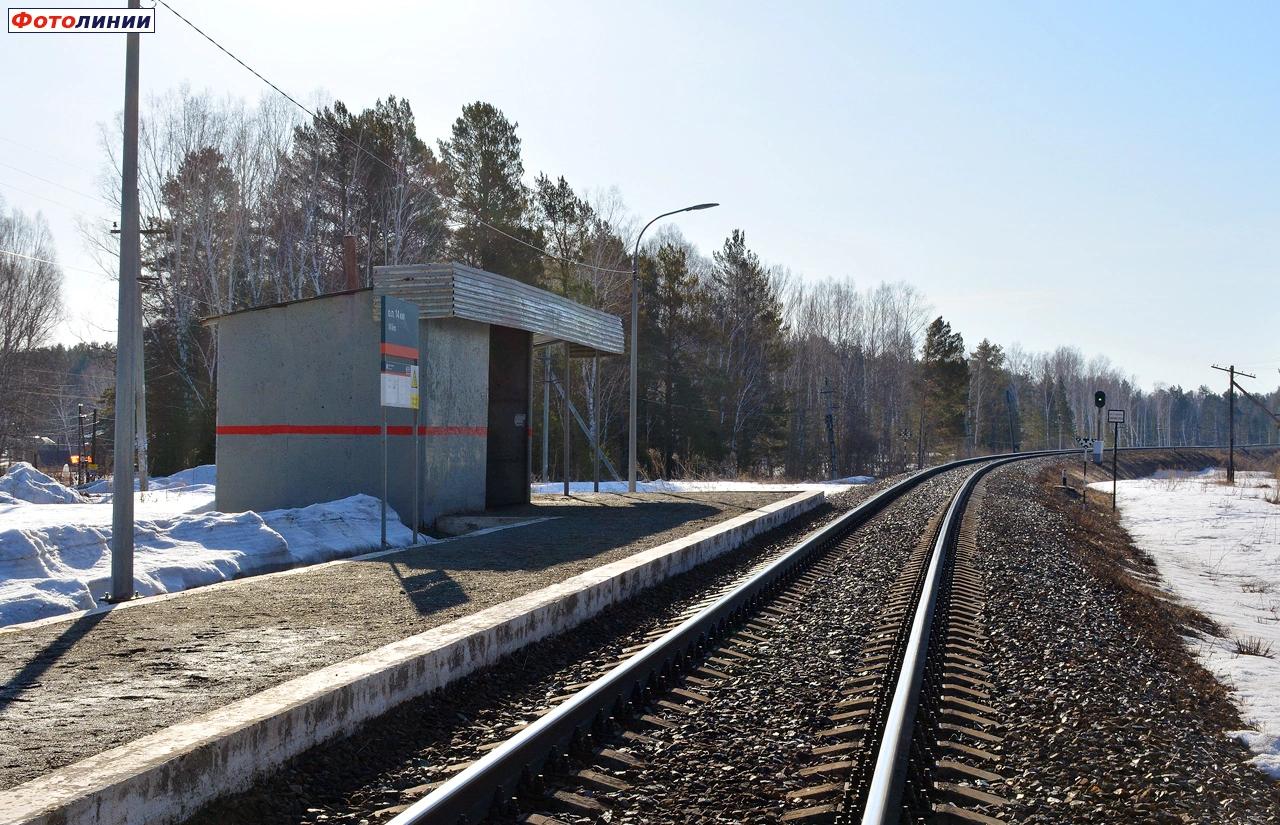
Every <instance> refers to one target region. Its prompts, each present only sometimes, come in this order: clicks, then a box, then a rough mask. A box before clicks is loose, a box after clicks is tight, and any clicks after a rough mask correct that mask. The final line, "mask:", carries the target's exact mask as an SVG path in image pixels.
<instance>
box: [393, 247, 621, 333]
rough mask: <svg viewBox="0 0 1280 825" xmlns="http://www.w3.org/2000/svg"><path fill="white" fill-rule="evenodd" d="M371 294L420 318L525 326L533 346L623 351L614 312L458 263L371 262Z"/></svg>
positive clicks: (519, 327) (616, 317)
mask: <svg viewBox="0 0 1280 825" xmlns="http://www.w3.org/2000/svg"><path fill="white" fill-rule="evenodd" d="M373 292H374V294H375V295H393V296H395V297H397V298H403V299H404V300H406V301H412V302H413V303H415V304H417V305H418V307H419V311H420V312H421V317H423V318H465V319H467V320H469V321H479V322H480V323H484V324H497V325H498V326H504V327H514V328H516V329H523V330H527V331H529V332H532V333H534V343H535V345H538V344H545V343H548V342H551V341H567V342H569V343H570V344H577V345H578V346H580V347H584V348H586V349H587V350H592V351H599V352H600V353H601V354H604V353H611V354H614V355H620V354H622V353H623V352H624V351H625V339H624V338H623V335H622V319H621V318H619V317H618V316H616V315H610V314H609V313H607V312H601V311H600V310H598V309H592V308H591V307H588V306H583V305H582V304H579V303H575V302H574V301H570V300H569V299H568V298H563V297H561V296H559V295H555V294H553V293H551V292H547V291H546V290H544V289H538V288H537V287H533V286H529V285H528V284H522V283H520V282H519V281H516V280H513V279H511V278H507V277H504V276H502V275H496V274H494V273H492V272H486V271H484V270H483V269H476V268H475V267H470V266H465V265H463V264H459V263H438V264H415V265H412V266H375V267H374V268H373ZM374 312H375V313H376V312H377V307H376V302H375V307H374ZM572 349H573V350H575V351H578V350H577V348H576V347H574V348H572Z"/></svg>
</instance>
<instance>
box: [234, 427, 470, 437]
mask: <svg viewBox="0 0 1280 825" xmlns="http://www.w3.org/2000/svg"><path fill="white" fill-rule="evenodd" d="M216 432H217V434H218V435H381V434H382V428H381V427H380V426H378V425H377V424H374V425H372V426H367V425H365V426H357V425H352V426H343V425H332V424H219V425H218V427H217V430H216ZM418 434H419V435H472V436H481V437H483V436H487V435H489V428H488V427H458V426H435V427H418ZM387 435H413V427H405V426H389V427H387Z"/></svg>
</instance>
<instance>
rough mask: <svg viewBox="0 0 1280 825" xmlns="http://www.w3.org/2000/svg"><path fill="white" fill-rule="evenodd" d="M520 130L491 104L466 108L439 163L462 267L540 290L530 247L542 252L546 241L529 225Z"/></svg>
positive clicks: (536, 262)
mask: <svg viewBox="0 0 1280 825" xmlns="http://www.w3.org/2000/svg"><path fill="white" fill-rule="evenodd" d="M518 125H519V124H516V123H513V122H511V121H509V120H507V118H506V116H505V115H503V114H502V112H500V111H499V110H498V109H497V108H495V107H494V106H493V105H491V104H489V103H483V102H476V103H471V104H469V105H467V106H463V107H462V115H461V116H460V117H459V118H458V119H457V120H455V121H454V123H453V132H452V137H451V138H450V139H449V140H442V141H440V160H441V164H442V171H443V181H444V185H445V193H446V196H447V200H448V202H449V214H450V218H451V220H452V221H453V223H454V224H455V230H454V234H453V243H452V253H453V255H454V256H455V257H456V258H457V259H458V260H460V261H462V262H463V263H467V264H470V265H472V266H477V267H480V268H481V269H487V270H489V271H490V272H496V273H498V274H499V275H506V276H507V277H509V278H515V279H516V280H519V281H524V282H526V283H531V284H538V283H540V282H541V280H542V262H541V260H540V256H539V253H538V252H537V251H535V250H534V249H531V248H530V245H533V246H538V247H540V246H541V245H542V238H541V233H540V232H539V231H538V230H537V229H535V228H533V227H531V226H530V225H529V222H530V218H531V216H530V209H529V191H528V188H527V187H526V186H525V185H524V181H523V178H524V162H523V161H522V160H521V159H520V138H519V136H517V135H516V127H517V126H518ZM485 224H488V226H485ZM504 233H505V234H504Z"/></svg>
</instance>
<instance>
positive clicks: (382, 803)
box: [188, 479, 899, 825]
mask: <svg viewBox="0 0 1280 825" xmlns="http://www.w3.org/2000/svg"><path fill="white" fill-rule="evenodd" d="M897 480H899V479H891V480H885V481H880V482H877V483H876V484H874V485H866V486H860V487H856V488H853V489H851V490H849V491H848V492H846V493H842V494H839V495H835V496H831V497H830V499H829V504H828V505H824V506H823V507H821V508H819V509H817V510H815V511H813V512H812V513H810V514H808V515H806V516H803V517H801V518H799V519H796V520H795V521H793V522H791V523H789V524H787V525H785V526H783V527H781V528H778V529H776V530H774V531H771V532H770V533H768V534H765V535H763V536H761V537H759V538H757V539H756V540H754V541H752V542H750V543H748V544H747V545H746V546H745V547H743V548H741V549H739V550H737V551H734V552H731V553H729V554H727V555H725V556H723V557H721V558H719V559H716V560H713V561H711V562H708V563H706V564H704V565H701V566H700V567H698V568H696V569H694V570H692V571H690V572H688V573H685V574H683V575H680V576H677V577H675V578H673V579H671V580H669V581H667V582H665V583H663V584H661V585H659V586H657V587H654V588H651V589H650V590H646V591H644V592H643V593H641V594H640V595H639V596H637V597H635V598H633V599H631V600H628V601H627V602H625V603H623V604H620V605H617V606H615V607H613V608H610V609H608V610H606V611H605V612H604V613H602V614H601V615H599V616H597V617H596V618H594V619H592V620H589V621H587V622H585V623H584V624H582V625H579V626H578V627H576V628H574V630H573V631H572V632H571V633H565V634H562V635H560V636H557V637H554V638H551V639H546V640H544V641H542V642H539V643H537V644H535V645H532V646H530V647H528V648H526V649H524V650H522V651H520V652H519V653H516V654H513V655H512V656H510V657H508V658H507V659H505V660H503V662H501V663H500V664H498V665H496V666H494V667H490V668H486V669H485V670H483V671H480V672H478V673H476V674H473V675H472V676H469V677H467V678H464V679H462V680H460V681H459V682H457V683H455V684H453V685H450V686H449V687H447V688H445V689H444V690H442V691H440V692H438V693H435V694H433V695H431V696H427V697H423V698H422V699H419V700H416V701H412V702H408V703H405V704H404V705H401V706H400V707H398V708H396V709H395V710H394V711H392V712H391V713H389V714H387V715H386V716H384V717H382V718H380V719H378V720H375V721H374V722H372V723H370V724H368V725H366V726H365V727H364V728H362V730H361V731H360V732H359V733H358V734H356V735H355V736H352V737H349V738H347V739H343V740H339V741H335V742H331V743H326V744H325V745H323V746H321V747H317V748H314V749H312V750H311V751H308V752H307V753H304V754H302V755H301V756H299V757H297V758H295V759H293V760H291V761H290V762H289V763H287V764H286V765H285V766H284V767H283V768H282V769H281V770H280V771H278V772H277V773H276V774H274V775H273V776H272V777H270V778H268V779H267V780H264V781H263V782H261V783H259V784H258V785H257V786H255V787H254V788H252V789H250V790H249V791H246V792H244V793H241V794H237V795H234V796H232V797H228V798H226V799H224V800H220V801H218V802H215V803H212V804H211V805H209V806H207V807H206V808H205V809H204V810H203V811H202V812H201V813H200V814H199V815H197V816H196V817H195V818H193V819H192V820H189V823H188V825H248V823H257V822H263V821H271V822H279V823H297V824H298V825H306V824H307V823H321V822H326V823H335V822H340V823H359V822H370V823H376V822H381V821H385V820H386V819H387V818H389V817H390V816H392V815H394V813H396V812H398V811H399V810H401V809H402V808H403V807H405V806H407V804H408V803H410V802H412V801H413V800H416V799H417V798H419V797H421V796H423V795H425V793H426V789H425V786H427V785H429V784H430V783H433V782H439V781H441V780H444V779H447V778H448V777H449V776H451V775H452V774H453V773H454V772H456V770H457V769H458V767H460V766H462V765H465V764H467V763H468V762H470V761H472V760H474V759H476V758H478V757H479V756H482V755H483V754H484V753H485V752H486V751H487V750H488V749H489V748H491V747H492V746H493V745H494V744H496V743H499V742H501V741H503V740H505V739H506V738H507V737H508V736H509V735H510V734H509V733H508V732H507V729H508V728H510V727H511V726H513V725H516V724H519V723H522V722H528V721H531V720H533V719H534V718H536V716H537V714H538V713H539V712H540V711H542V710H545V709H546V708H547V707H549V706H550V704H551V700H553V699H554V698H555V697H558V696H562V695H564V694H566V693H568V692H571V691H572V690H573V689H576V687H577V686H578V685H581V684H582V683H584V682H587V681H589V680H591V679H594V678H596V677H598V676H599V675H601V674H602V673H603V672H604V671H605V669H606V668H607V667H609V666H611V664H612V662H613V661H614V660H615V659H616V658H618V657H619V656H621V655H622V654H623V649H624V648H628V647H630V646H633V645H636V644H640V643H642V642H645V641H647V640H646V638H645V637H646V635H647V634H649V633H651V632H652V631H654V630H655V629H658V628H662V627H664V626H665V625H666V624H667V623H669V622H670V621H672V620H673V618H674V617H676V616H678V615H680V613H682V612H683V611H684V610H685V609H687V608H688V607H689V606H690V605H692V604H694V603H696V602H698V601H699V600H700V599H702V598H703V597H705V595H706V594H707V592H708V591H709V590H714V589H716V588H719V587H722V586H725V585H727V584H729V583H731V582H733V581H735V580H737V579H738V578H739V577H741V576H742V575H744V574H745V573H746V572H747V571H748V570H750V569H751V568H752V567H753V566H754V565H756V564H758V563H760V562H761V561H762V560H763V559H766V558H770V557H773V556H776V555H777V554H780V553H782V552H784V551H785V550H786V549H788V548H789V547H790V546H791V544H792V543H793V542H794V541H795V540H796V539H797V538H798V537H800V536H801V535H803V534H805V533H806V532H808V531H810V530H813V529H816V528H817V527H819V526H821V525H822V524H825V523H826V522H828V521H829V520H830V519H832V518H834V517H835V516H836V515H838V514H839V513H841V512H844V511H846V510H848V509H849V508H851V507H853V506H854V505H856V504H857V503H859V502H861V501H862V500H864V499H866V498H867V497H868V496H870V495H871V494H872V493H874V492H877V491H878V490H880V489H883V488H884V487H885V486H888V485H889V484H890V483H892V482H893V481H897Z"/></svg>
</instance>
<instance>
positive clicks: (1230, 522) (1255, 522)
mask: <svg viewBox="0 0 1280 825" xmlns="http://www.w3.org/2000/svg"><path fill="white" fill-rule="evenodd" d="M1091 486H1092V487H1094V488H1095V489H1098V490H1102V491H1104V492H1107V493H1109V492H1111V482H1101V483H1098V484H1094V485H1091ZM1276 488H1277V482H1276V479H1275V478H1274V477H1271V476H1269V475H1268V474H1265V473H1256V472H1238V473H1236V483H1235V485H1234V486H1227V485H1226V484H1225V474H1224V473H1223V472H1222V471H1206V472H1204V473H1201V474H1198V475H1195V476H1191V477H1176V476H1175V477H1167V478H1150V479H1141V480H1136V481H1121V482H1119V490H1118V494H1117V496H1118V498H1117V501H1118V506H1119V509H1120V519H1121V523H1122V524H1123V525H1124V527H1125V528H1126V529H1127V530H1128V531H1129V533H1130V534H1131V535H1132V536H1133V537H1134V540H1135V541H1136V542H1137V544H1138V546H1139V547H1141V548H1142V549H1143V550H1145V551H1147V552H1148V553H1150V554H1151V555H1152V556H1153V557H1154V558H1155V560H1156V563H1157V565H1158V566H1159V569H1160V574H1161V576H1162V577H1163V578H1164V580H1165V582H1166V583H1167V585H1168V587H1169V589H1170V590H1171V591H1172V592H1173V594H1174V595H1175V596H1177V597H1178V598H1179V599H1180V600H1181V601H1182V602H1184V603H1186V604H1189V605H1192V606H1194V607H1195V608H1197V609H1199V610H1200V611H1201V612H1202V613H1204V614H1205V615H1207V616H1209V617H1210V618H1211V619H1213V620H1214V621H1215V622H1217V623H1218V624H1219V625H1220V626H1221V627H1222V630H1223V634H1224V635H1223V637H1222V638H1216V637H1206V638H1189V639H1188V640H1187V641H1188V643H1189V644H1190V645H1191V647H1192V649H1193V651H1194V653H1195V655H1196V657H1197V658H1198V659H1199V660H1200V661H1201V662H1202V663H1203V664H1204V666H1205V667H1206V668H1207V669H1208V670H1209V671H1210V672H1212V673H1214V674H1215V675H1216V676H1217V677H1218V679H1219V680H1220V681H1222V682H1223V683H1224V684H1226V685H1228V686H1229V687H1231V688H1233V689H1234V694H1233V699H1234V701H1235V703H1236V706H1237V707H1238V708H1239V710H1240V716H1241V718H1243V719H1244V720H1245V722H1246V724H1248V725H1249V726H1250V727H1251V728H1252V729H1251V730H1243V731H1237V732H1234V733H1233V734H1232V735H1233V736H1237V737H1239V738H1240V739H1242V740H1243V741H1244V742H1245V743H1246V744H1247V745H1248V746H1249V747H1250V748H1251V749H1252V750H1253V751H1254V752H1255V753H1256V756H1255V757H1254V758H1253V759H1252V762H1253V764H1254V765H1256V766H1257V767H1258V768H1259V769H1260V770H1263V771H1265V772H1266V773H1268V774H1270V775H1271V776H1273V777H1276V778H1280V504H1274V503H1271V502H1270V501H1268V500H1267V499H1268V498H1276V496H1277V489H1276Z"/></svg>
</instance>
